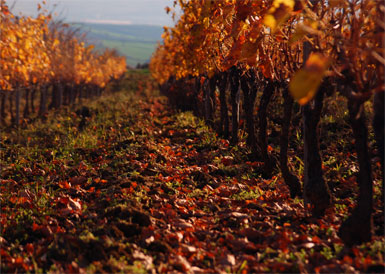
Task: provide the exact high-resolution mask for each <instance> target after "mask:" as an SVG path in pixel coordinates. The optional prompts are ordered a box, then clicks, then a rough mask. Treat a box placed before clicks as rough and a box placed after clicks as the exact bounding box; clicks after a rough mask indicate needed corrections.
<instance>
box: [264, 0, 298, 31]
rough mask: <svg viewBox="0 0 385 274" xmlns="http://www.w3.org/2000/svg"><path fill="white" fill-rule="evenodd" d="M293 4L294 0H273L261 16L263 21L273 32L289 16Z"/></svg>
mask: <svg viewBox="0 0 385 274" xmlns="http://www.w3.org/2000/svg"><path fill="white" fill-rule="evenodd" d="M294 5H295V3H294V0H275V1H274V2H273V5H272V7H271V8H270V9H269V11H268V13H267V14H266V15H265V17H264V18H263V23H264V24H265V25H266V26H267V27H269V28H270V29H271V30H272V31H273V32H274V31H275V30H276V28H277V27H279V26H280V25H281V24H283V23H284V22H286V20H287V19H288V18H289V17H290V15H291V12H292V11H293V8H294Z"/></svg>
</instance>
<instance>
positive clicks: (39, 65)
mask: <svg viewBox="0 0 385 274" xmlns="http://www.w3.org/2000/svg"><path fill="white" fill-rule="evenodd" d="M38 9H39V10H41V6H40V4H39V5H38ZM0 29H1V36H0V90H1V92H2V100H3V102H2V119H4V116H5V108H6V105H5V102H4V101H5V100H6V99H5V98H6V97H9V96H13V95H14V94H15V93H16V92H18V93H20V90H29V91H31V92H33V90H39V89H45V88H46V87H49V86H55V87H54V88H53V89H55V90H52V93H55V92H56V90H58V89H64V86H72V87H79V86H83V87H85V86H89V87H91V86H92V87H93V88H92V89H93V90H97V89H103V88H104V87H105V86H106V85H107V83H109V82H110V81H111V80H114V79H115V80H117V79H119V78H120V77H121V75H122V74H123V73H124V72H125V70H126V63H125V58H124V57H120V56H118V55H117V53H116V52H115V51H112V50H108V49H107V50H104V51H103V52H97V51H95V50H93V49H94V46H93V45H89V44H88V43H87V40H86V38H85V37H84V36H83V37H82V36H80V35H78V34H76V32H77V31H76V30H74V29H73V28H71V27H70V26H69V25H67V24H64V23H61V22H55V21H54V19H53V18H52V15H51V14H47V11H44V12H41V13H40V14H39V15H38V16H37V17H36V18H32V17H26V16H22V17H20V16H15V15H13V14H12V13H11V12H10V11H9V10H8V7H7V5H6V3H5V1H1V10H0ZM59 85H60V86H61V87H59ZM66 92H67V93H69V92H68V91H64V93H66ZM34 94H35V92H34ZM28 95H29V94H28ZM66 95H67V94H63V91H61V92H60V94H56V95H53V96H54V97H61V96H66ZM26 96H27V95H26ZM27 97H28V96H27ZM72 97H73V96H72ZM16 100H18V99H16ZM70 100H72V101H73V98H71V99H70ZM61 101H62V100H61V99H60V100H59V102H58V103H56V106H55V107H58V106H60V105H61V103H62V102H61ZM43 103H44V104H45V103H46V102H43ZM15 104H16V105H17V106H18V104H19V103H18V102H17V101H16V102H15ZM10 110H11V111H10V112H11V115H13V113H12V112H13V111H12V108H11V109H10ZM16 112H18V111H16ZM43 112H45V111H43ZM19 119H20V118H19ZM19 119H16V121H14V122H15V123H17V124H18V123H19V122H20V121H19Z"/></svg>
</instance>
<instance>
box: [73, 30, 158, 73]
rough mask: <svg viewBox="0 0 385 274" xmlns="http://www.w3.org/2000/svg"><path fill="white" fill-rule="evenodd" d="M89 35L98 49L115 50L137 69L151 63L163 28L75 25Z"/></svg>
mask: <svg viewBox="0 0 385 274" xmlns="http://www.w3.org/2000/svg"><path fill="white" fill-rule="evenodd" d="M72 25H73V26H74V27H77V28H78V27H79V28H81V29H82V31H84V32H86V33H87V37H88V38H89V39H90V40H91V42H92V43H94V44H95V45H96V46H97V47H99V48H103V47H108V48H114V49H116V50H118V52H119V53H121V54H123V55H125V56H126V57H127V64H128V65H130V66H132V67H135V66H136V65H137V64H138V63H141V64H143V63H146V62H148V61H149V59H150V57H151V54H152V53H153V51H154V49H155V46H156V44H157V42H158V41H160V40H161V35H162V33H163V28H162V27H161V26H148V25H115V24H95V23H74V24H72Z"/></svg>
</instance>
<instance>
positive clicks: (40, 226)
mask: <svg viewBox="0 0 385 274" xmlns="http://www.w3.org/2000/svg"><path fill="white" fill-rule="evenodd" d="M165 103H166V102H165V99H164V98H162V97H157V96H153V97H142V98H140V99H137V97H136V96H133V95H126V94H117V95H114V96H110V97H108V98H104V99H102V100H99V101H98V102H96V103H95V104H93V105H92V106H91V107H90V108H89V110H90V112H91V117H86V118H84V117H81V112H79V113H78V115H77V114H76V113H74V112H72V111H71V110H67V111H65V112H63V114H61V115H59V116H58V117H56V118H55V120H52V122H51V123H48V124H46V125H42V126H32V127H30V128H28V129H26V130H25V132H24V133H22V134H24V135H25V140H26V141H24V143H23V144H21V145H19V146H16V145H14V144H13V143H12V140H13V139H12V134H10V135H5V137H6V138H2V139H3V141H2V143H1V144H2V149H3V150H2V151H3V154H2V159H3V160H4V161H3V172H2V180H1V194H0V199H1V200H0V201H1V207H2V212H1V225H2V228H1V237H0V244H1V258H2V259H1V269H2V271H1V272H2V273H5V272H14V271H17V272H25V271H43V272H47V271H57V272H87V273H89V272H109V273H111V272H134V273H147V272H174V271H179V272H182V273H220V272H224V273H225V272H231V273H250V272H318V271H320V272H323V271H329V272H345V271H349V272H350V271H365V272H366V271H368V270H374V271H376V270H378V269H379V270H381V267H383V265H381V264H380V262H381V261H380V259H381V256H380V255H381V250H383V247H384V240H383V237H382V238H381V237H378V239H377V240H376V242H375V244H373V243H372V245H367V246H362V247H360V248H355V249H344V248H343V245H342V243H341V241H340V240H339V239H338V237H337V236H336V231H337V229H338V227H339V225H340V223H341V219H342V217H343V215H342V213H344V211H342V209H341V210H340V211H339V210H338V209H337V210H336V211H333V212H330V213H328V214H327V216H325V218H324V219H322V220H315V219H312V218H310V217H308V216H307V215H306V212H305V210H304V208H303V203H302V201H301V200H292V199H290V198H289V193H288V190H287V188H286V186H285V185H284V184H283V182H282V179H281V178H278V177H273V178H272V179H269V180H265V179H262V178H260V177H259V170H260V168H261V165H262V164H261V163H259V162H249V161H248V160H247V149H246V148H245V147H244V146H242V145H239V146H236V147H231V146H230V145H229V143H228V141H225V140H222V139H220V138H218V137H217V136H216V134H215V133H214V132H213V131H211V130H209V129H208V128H207V127H206V126H204V124H203V123H202V122H200V121H199V120H197V119H196V118H194V117H193V116H192V114H191V113H176V112H174V111H172V110H170V109H169V108H168V107H167V105H166V104H165ZM82 120H83V122H82ZM80 123H83V125H82V126H81V128H80ZM348 203H349V201H348V200H346V204H343V205H341V206H340V207H341V208H343V207H345V209H344V210H345V211H346V207H351V206H352V205H351V204H348Z"/></svg>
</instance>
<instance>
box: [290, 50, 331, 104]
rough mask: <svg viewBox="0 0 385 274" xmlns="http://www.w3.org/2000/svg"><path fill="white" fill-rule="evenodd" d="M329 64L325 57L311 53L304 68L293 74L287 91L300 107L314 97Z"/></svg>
mask: <svg viewBox="0 0 385 274" xmlns="http://www.w3.org/2000/svg"><path fill="white" fill-rule="evenodd" d="M329 64H330V62H329V59H328V58H327V57H325V56H323V55H322V54H320V53H312V54H311V55H310V56H309V59H308V60H307V61H306V64H305V67H304V68H302V69H300V70H299V71H297V72H296V73H295V74H294V76H293V78H292V79H291V81H290V84H289V91H290V93H291V95H292V96H293V98H294V99H296V100H298V103H299V104H300V105H305V104H307V103H308V102H309V101H310V100H311V99H313V97H314V96H315V95H316V93H317V91H318V88H319V86H320V84H321V81H322V79H323V77H324V75H325V72H326V70H327V69H328V67H329Z"/></svg>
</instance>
